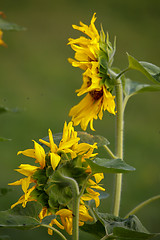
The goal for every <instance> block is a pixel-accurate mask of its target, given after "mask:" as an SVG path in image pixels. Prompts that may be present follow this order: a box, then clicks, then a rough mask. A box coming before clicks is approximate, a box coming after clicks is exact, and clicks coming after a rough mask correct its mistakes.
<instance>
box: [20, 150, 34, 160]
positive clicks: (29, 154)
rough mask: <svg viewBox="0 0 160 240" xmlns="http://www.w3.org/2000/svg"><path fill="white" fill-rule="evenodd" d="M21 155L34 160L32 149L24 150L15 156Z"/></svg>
mask: <svg viewBox="0 0 160 240" xmlns="http://www.w3.org/2000/svg"><path fill="white" fill-rule="evenodd" d="M19 154H23V155H25V156H27V157H31V158H35V150H34V149H26V150H24V151H19V152H18V153H17V155H19Z"/></svg>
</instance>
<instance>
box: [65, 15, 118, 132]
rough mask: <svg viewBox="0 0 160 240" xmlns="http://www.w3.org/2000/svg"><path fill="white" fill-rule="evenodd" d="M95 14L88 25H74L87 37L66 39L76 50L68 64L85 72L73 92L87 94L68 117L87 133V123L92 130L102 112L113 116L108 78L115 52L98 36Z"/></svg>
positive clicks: (111, 82)
mask: <svg viewBox="0 0 160 240" xmlns="http://www.w3.org/2000/svg"><path fill="white" fill-rule="evenodd" d="M95 20H96V17H95V13H94V14H93V17H92V19H91V23H90V25H89V26H87V25H85V24H84V23H82V22H80V26H76V25H73V28H74V29H76V30H79V31H81V32H83V33H84V34H86V35H87V38H86V37H83V36H81V37H79V38H77V39H72V38H69V43H68V44H69V45H71V48H72V49H73V50H74V51H75V56H74V58H75V59H71V58H69V59H68V60H69V62H70V63H71V64H72V66H73V67H79V68H81V69H82V70H84V73H83V84H82V86H81V88H80V89H78V90H76V92H77V96H81V95H83V94H86V96H85V97H84V98H83V99H82V100H81V101H80V102H79V104H77V105H76V106H74V107H72V108H71V110H70V112H69V116H71V117H72V121H73V123H74V125H75V126H77V125H79V124H80V125H81V128H82V129H83V130H86V128H87V126H88V124H89V123H90V128H91V129H92V130H94V128H93V120H94V119H97V118H99V119H102V117H103V111H105V110H107V111H108V112H109V113H112V114H114V115H115V113H116V111H115V101H114V99H115V97H114V96H112V91H113V88H114V87H113V86H114V82H113V81H112V79H111V74H110V72H109V67H110V66H111V63H112V61H113V56H114V52H115V49H113V48H112V45H111V43H110V42H109V39H108V35H107V39H106V37H105V34H104V32H103V29H102V30H101V34H100V35H99V33H98V31H97V29H96V27H95V25H94V23H95Z"/></svg>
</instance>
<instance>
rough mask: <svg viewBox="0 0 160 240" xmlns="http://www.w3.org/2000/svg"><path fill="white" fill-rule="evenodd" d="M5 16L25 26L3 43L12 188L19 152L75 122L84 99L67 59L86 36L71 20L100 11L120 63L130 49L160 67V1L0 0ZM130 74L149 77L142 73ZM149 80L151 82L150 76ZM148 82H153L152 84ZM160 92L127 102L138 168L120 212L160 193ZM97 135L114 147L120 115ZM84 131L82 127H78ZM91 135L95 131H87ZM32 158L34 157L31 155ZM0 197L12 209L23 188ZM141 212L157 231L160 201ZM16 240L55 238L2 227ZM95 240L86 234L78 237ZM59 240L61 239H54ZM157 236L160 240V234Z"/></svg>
mask: <svg viewBox="0 0 160 240" xmlns="http://www.w3.org/2000/svg"><path fill="white" fill-rule="evenodd" d="M0 2H1V9H0V10H1V11H3V12H5V14H6V15H7V20H8V21H10V22H14V23H17V24H19V25H21V26H24V27H26V28H27V31H24V32H4V37H3V39H4V41H5V42H6V43H7V45H8V48H4V47H2V46H1V47H0V59H1V64H0V79H1V80H0V105H3V106H6V107H9V108H18V109H20V112H19V113H6V114H3V115H0V136H3V137H7V138H11V139H12V141H10V142H1V143H0V156H1V157H0V166H1V167H0V184H1V187H7V184H8V182H13V181H15V180H17V179H19V178H20V177H21V176H20V174H18V173H17V172H15V171H14V170H13V169H15V168H17V167H18V166H19V165H20V164H21V163H26V159H23V157H22V156H17V155H16V153H17V151H19V150H24V149H26V148H32V146H33V143H32V139H35V140H38V139H39V138H42V137H44V136H46V135H47V131H48V128H51V129H52V131H53V132H54V133H57V132H61V131H62V128H63V124H64V121H65V120H66V121H69V120H70V118H69V117H68V112H69V109H70V108H71V107H72V106H73V105H75V104H77V103H78V101H79V99H78V98H77V97H76V94H75V89H78V88H79V87H80V85H81V81H82V77H81V73H82V71H81V70H79V69H75V68H73V67H72V66H71V65H70V64H69V63H68V62H67V58H68V57H73V55H74V53H73V51H72V50H71V49H70V47H69V46H67V41H68V38H69V37H73V38H76V37H78V36H80V34H79V33H78V32H76V31H75V30H73V29H72V27H71V25H72V24H79V21H80V20H81V21H83V22H84V23H86V24H89V23H90V19H91V17H92V15H93V13H94V12H96V13H97V21H96V26H97V28H98V29H100V24H101V23H103V28H104V29H105V31H108V32H109V34H110V39H111V41H112V42H113V39H114V36H116V37H117V52H116V56H115V62H114V66H117V67H120V68H122V69H123V68H125V67H126V66H127V57H126V52H128V53H129V54H131V55H132V56H134V57H136V58H137V59H138V60H142V61H149V62H152V63H153V64H156V65H158V66H160V47H159V42H160V31H159V28H160V2H159V1H157V0H152V1H150V0H141V1H139V0H134V1H127V0H121V1H118V0H101V1H97V0H96V1H95V0H92V1H91V0H85V1H84V0H81V1H75V0H67V1H65V0H59V1H57V0H46V1H43V0H28V1H21V0H14V1H13V0H1V1H0ZM128 76H130V77H132V78H133V79H134V80H135V81H141V80H142V81H145V80H146V79H144V77H143V76H142V75H141V74H140V73H135V72H131V73H129V74H128ZM146 82H148V80H146ZM148 83H149V82H148ZM159 102H160V93H144V94H140V95H138V96H134V97H133V98H131V100H129V103H128V106H127V109H126V114H125V138H124V142H125V149H124V155H125V161H126V162H128V164H130V165H132V166H134V167H135V168H136V169H137V170H136V172H134V173H131V174H127V175H125V176H124V181H123V192H122V204H121V216H122V217H123V216H124V215H125V214H126V213H127V212H128V211H130V210H131V209H132V208H133V207H134V206H136V205H137V204H139V203H140V202H142V201H144V200H145V199H147V198H150V197H152V196H154V195H157V194H159V191H160V174H159V169H160V157H159V155H160V105H159ZM94 127H95V128H96V134H100V135H104V136H105V137H107V138H108V140H109V141H110V143H111V148H112V150H114V148H115V146H114V137H115V134H114V127H115V119H114V117H113V116H110V115H109V114H108V113H107V112H106V113H105V114H104V118H103V121H99V120H98V121H96V122H94ZM79 129H80V128H79V127H77V128H76V130H79ZM87 131H88V132H90V133H91V131H90V129H89V128H88V129H87ZM29 161H30V160H29ZM112 182H113V176H112V175H106V178H105V184H106V186H107V187H106V188H107V192H108V193H109V194H110V198H108V199H106V200H103V201H102V202H101V206H100V210H101V211H110V210H111V207H112V201H111V197H112V192H113V184H112ZM12 189H13V191H11V192H9V193H8V194H7V195H6V196H4V197H1V198H0V210H5V209H8V208H10V205H11V204H13V203H14V202H16V201H17V199H18V198H19V197H20V196H21V194H22V192H21V190H20V187H13V188H12ZM137 216H138V217H139V218H140V219H141V221H142V223H143V224H144V225H145V226H146V228H148V230H149V231H151V232H158V231H160V201H156V202H154V203H152V204H150V205H148V206H147V207H146V208H144V209H143V210H141V211H139V212H138V214H137ZM1 233H2V234H9V235H10V237H11V239H16V240H18V239H22V238H23V240H25V239H29V238H32V239H34V238H38V239H44V238H45V239H52V237H51V236H49V235H48V234H47V231H46V229H34V230H31V231H25V232H23V231H18V230H8V229H7V230H5V231H4V230H2V231H1ZM82 237H83V238H84V239H89V238H92V239H96V238H94V237H92V236H90V235H89V234H88V235H83V234H82V233H81V236H80V239H81V238H82ZM54 239H58V237H57V236H55V238H54ZM157 239H158V238H157Z"/></svg>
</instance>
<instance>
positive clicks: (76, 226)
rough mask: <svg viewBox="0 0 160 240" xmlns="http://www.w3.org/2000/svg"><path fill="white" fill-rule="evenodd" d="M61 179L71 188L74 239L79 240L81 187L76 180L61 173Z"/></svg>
mask: <svg viewBox="0 0 160 240" xmlns="http://www.w3.org/2000/svg"><path fill="white" fill-rule="evenodd" d="M59 179H60V180H61V181H65V182H66V183H68V184H69V185H70V187H71V190H72V194H73V209H72V214H73V225H72V226H73V232H72V239H73V240H79V203H80V195H79V186H78V183H77V182H76V180H75V179H73V178H71V177H67V176H64V175H62V174H60V173H59Z"/></svg>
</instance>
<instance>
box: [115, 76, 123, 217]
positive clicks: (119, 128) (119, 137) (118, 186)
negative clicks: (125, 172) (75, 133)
mask: <svg viewBox="0 0 160 240" xmlns="http://www.w3.org/2000/svg"><path fill="white" fill-rule="evenodd" d="M115 90H116V102H117V119H116V156H117V157H118V158H120V159H122V160H123V118H124V114H123V91H122V84H121V80H120V79H117V85H116V87H115ZM121 191H122V173H117V174H116V179H115V192H114V208H113V214H114V215H115V216H119V211H120V202H121Z"/></svg>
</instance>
